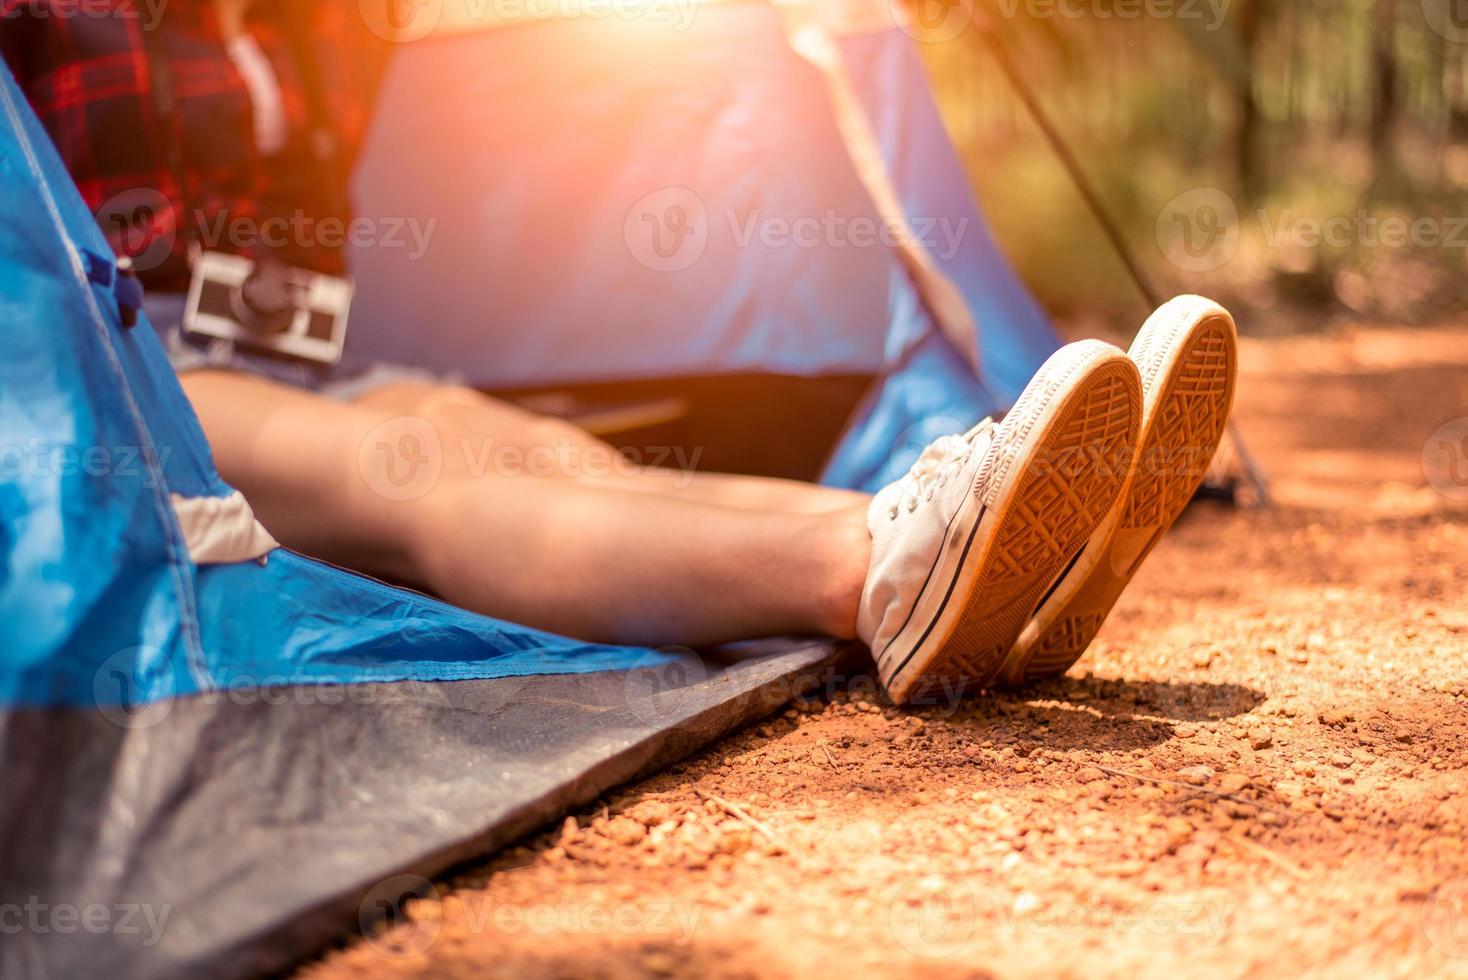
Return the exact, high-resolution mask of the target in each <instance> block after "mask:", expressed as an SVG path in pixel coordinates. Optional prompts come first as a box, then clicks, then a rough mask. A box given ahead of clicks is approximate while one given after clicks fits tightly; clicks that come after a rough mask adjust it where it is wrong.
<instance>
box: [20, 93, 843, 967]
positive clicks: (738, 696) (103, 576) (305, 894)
mask: <svg viewBox="0 0 1468 980" xmlns="http://www.w3.org/2000/svg"><path fill="white" fill-rule="evenodd" d="M0 120H3V122H0V180H3V182H4V184H5V187H6V193H5V194H4V195H3V196H0V317H3V318H4V322H5V323H6V326H7V330H8V337H9V339H10V348H9V351H8V354H7V357H6V358H4V359H3V360H0V466H3V468H4V471H5V472H4V479H3V480H0V785H3V786H4V787H5V792H4V793H0V840H3V841H4V842H5V846H4V847H0V895H3V896H4V902H5V913H6V914H5V921H4V923H0V926H3V931H4V933H5V936H4V941H3V942H0V976H7V977H8V976H27V977H38V978H47V977H65V976H77V975H83V974H90V973H96V972H99V971H100V972H105V973H106V974H107V975H108V976H110V977H114V978H117V980H130V978H134V977H139V978H142V977H147V978H174V977H178V978H185V977H197V976H217V977H236V976H255V975H260V974H265V973H271V972H274V971H279V970H281V969H283V968H285V967H287V966H289V965H290V964H291V963H293V962H296V961H298V960H299V959H300V958H301V957H303V956H306V955H309V954H310V953H312V952H313V951H315V950H318V949H320V948H322V947H323V946H325V945H327V944H329V943H330V942H332V941H334V940H335V939H337V938H338V937H340V936H342V935H344V934H348V933H351V932H353V931H355V930H361V931H362V932H364V933H369V934H370V930H371V927H372V924H373V921H374V918H375V917H376V916H377V915H379V914H381V913H382V912H383V911H389V912H390V911H392V909H393V908H398V909H400V908H401V905H402V902H403V900H404V899H405V898H406V897H407V895H406V894H405V893H404V892H402V891H394V887H395V886H394V882H396V881H399V880H401V878H402V877H403V876H405V875H406V876H409V880H412V881H421V880H423V879H422V878H418V877H413V876H425V875H435V874H439V873H441V872H443V871H444V870H446V869H447V868H448V867H450V866H451V865H453V864H454V863H456V862H460V861H464V860H467V859H469V858H471V857H474V856H476V855H478V854H481V853H483V852H484V851H486V850H490V849H494V848H497V847H500V846H502V845H504V844H507V843H509V842H511V841H512V840H514V839H515V838H517V837H519V836H521V835H523V834H525V833H527V832H530V831H531V830H533V829H535V828H536V827H538V826H540V825H541V824H543V823H545V822H546V821H548V820H551V819H554V818H555V817H556V816H558V815H560V814H562V813H564V812H565V810H566V809H567V808H568V807H572V806H577V805H581V804H585V803H587V802H589V801H590V800H592V799H594V798H595V797H596V796H597V795H598V794H601V793H603V792H605V791H606V790H607V789H609V788H610V787H612V786H614V785H616V784H617V783H620V782H623V781H625V780H627V779H631V778H634V777H635V776H637V775H639V774H642V773H646V772H649V771H652V770H654V769H657V768H660V767H662V766H665V765H667V764H669V763H671V762H673V761H675V760H676V759H678V758H680V757H682V756H684V755H686V754H688V753H689V752H691V751H693V750H695V749H697V748H699V747H701V746H702V745H704V744H706V743H707V742H709V741H710V740H712V739H715V738H717V737H719V736H720V735H722V734H724V733H725V732H727V731H729V730H730V729H731V728H733V727H736V726H738V725H741V724H744V723H747V722H749V721H751V720H753V719H755V718H758V717H761V716H763V715H766V714H768V713H769V712H771V711H773V710H774V709H775V708H777V707H778V706H780V705H781V704H783V703H785V702H786V701H788V700H789V698H790V697H792V696H793V695H794V694H795V693H797V692H799V691H801V690H804V689H806V688H807V687H808V686H809V685H810V684H812V683H819V682H821V677H822V675H823V672H824V671H827V670H829V669H831V667H832V666H833V664H834V663H835V658H836V657H838V656H839V655H841V651H840V650H839V649H838V648H837V646H836V645H835V644H833V643H831V642H828V641H820V640H812V639H805V640H787V641H768V642H766V643H763V644H755V645H752V646H750V647H748V648H745V649H742V650H740V649H736V650H726V651H716V652H713V653H710V654H708V655H704V656H700V655H696V654H694V653H693V652H692V651H688V650H677V649H674V650H645V649H638V648H628V647H612V646H598V645H593V644H586V643H579V642H576V641H572V640H567V639H564V638H561V637H555V636H551V635H549V634H546V633H542V632H539V631H535V630H529V629H525V628H523V627H519V626H514V625H511V624H508V623H502V622H497V621H495V620H492V619H487V618H485V617H482V616H476V615H473V614H470V613H467V612H463V611H461V610H457V609H453V608H451V607H449V606H446V605H444V604H442V603H439V602H435V601H433V600H431V599H428V598H426V597H424V596H420V595H417V594H415V593H411V592H406V591H403V590H400V589H394V588H390V587H388V586H386V585H383V584H381V583H378V582H375V581H372V580H370V579H366V578H362V577H360V576H356V575H352V574H350V573H348V572H345V571H342V570H340V569H337V568H334V567H331V566H329V565H324V564H322V563H320V562H316V561H313V560H311V559H309V558H306V557H303V556H301V555H297V554H294V553H292V552H290V551H288V550H286V549H283V548H273V549H271V550H269V551H268V553H267V554H265V555H264V556H263V559H264V560H263V561H234V562H221V563H215V564H198V563H196V562H195V561H194V560H192V558H191V555H190V547H189V545H190V540H189V535H188V534H186V529H185V528H184V527H183V526H182V525H181V523H180V519H179V514H180V513H181V512H182V513H185V514H187V513H189V511H190V510H191V509H198V510H201V511H209V510H211V509H213V510H222V511H223V512H226V513H229V512H231V508H232V504H231V501H233V500H235V499H236V497H237V495H236V492H235V491H234V490H233V489H232V488H231V487H229V486H228V485H227V484H225V483H224V482H223V481H222V480H221V479H220V478H219V475H218V474H217V473H216V471H215V469H214V466H213V463H212V460H211V458H210V454H209V451H208V447H207V444H206V443H205V441H204V438H203V436H202V433H201V432H200V430H199V427H198V422H197V419H196V418H195V416H194V414H193V412H192V410H191V409H190V407H189V404H188V402H187V400H186V399H185V397H184V395H183V391H182V389H181V388H180V387H179V385H178V383H177V379H176V378H175V377H174V376H173V374H172V372H171V371H170V369H169V367H168V365H167V362H166V360H165V357H164V354H163V351H162V349H161V347H160V346H159V343H158V341H157V338H156V337H155V335H154V333H153V331H152V330H150V329H149V328H148V326H147V324H146V323H140V324H138V325H136V326H134V327H132V328H130V329H129V328H126V327H124V326H123V323H122V318H121V316H120V314H119V310H118V297H117V296H116V295H115V293H114V290H115V288H116V283H117V279H116V277H115V276H105V275H98V274H95V270H96V269H97V268H99V267H103V266H105V265H106V264H107V263H109V262H110V261H111V259H110V257H109V253H108V252H107V250H106V245H105V242H104V241H103V240H102V238H101V234H100V232H99V230H98V229H97V227H96V225H95V224H94V223H93V221H92V218H91V216H90V215H89V214H88V213H87V210H86V208H85V206H84V204H83V202H82V200H81V198H80V196H79V195H78V194H77V193H76V191H75V188H74V187H72V186H71V184H70V182H69V181H68V180H67V178H66V175H65V173H64V171H63V170H62V168H61V164H60V161H59V160H58V159H57V157H56V155H55V153H54V151H53V150H52V148H51V146H50V144H49V143H48V142H47V140H46V138H45V136H44V135H43V133H42V130H41V128H40V126H39V124H38V123H37V121H36V119H35V117H34V116H33V115H32V114H31V113H30V110H29V108H28V107H27V106H26V105H25V103H24V101H23V99H22V97H21V94H20V92H19V90H18V89H17V88H16V86H15V84H14V80H13V79H12V77H11V76H10V74H9V72H8V70H7V69H6V68H5V67H4V66H3V65H0ZM175 500H179V501H185V502H186V503H185V504H183V505H182V507H181V509H180V508H176V507H175V505H174V501H175ZM233 512H234V514H235V516H236V517H238V516H239V513H241V512H240V511H239V510H238V508H233ZM192 519H193V518H189V520H192ZM208 523H209V522H208V520H207V515H206V518H205V519H204V520H203V525H207V524H208ZM251 523H253V522H251ZM201 526H202V525H201ZM247 536H248V533H247ZM246 550H247V551H248V550H249V549H246ZM448 681H452V683H449V682H448ZM384 903H385V904H386V909H384Z"/></svg>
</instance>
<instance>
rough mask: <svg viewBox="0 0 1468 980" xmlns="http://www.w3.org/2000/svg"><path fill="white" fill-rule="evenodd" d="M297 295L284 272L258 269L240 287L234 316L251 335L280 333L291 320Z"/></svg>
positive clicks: (276, 268) (264, 267) (263, 268)
mask: <svg viewBox="0 0 1468 980" xmlns="http://www.w3.org/2000/svg"><path fill="white" fill-rule="evenodd" d="M297 292H298V289H297V287H296V286H295V284H293V283H292V282H290V280H289V279H288V278H287V275H286V271H285V270H284V269H282V268H280V267H277V266H272V265H264V264H262V265H259V266H257V267H256V268H255V270H254V271H253V272H251V273H250V275H249V277H248V278H246V279H245V281H244V282H243V283H241V284H240V287H239V293H238V297H237V300H238V301H237V302H236V303H235V304H234V305H235V312H236V316H237V317H238V319H239V321H240V323H241V324H242V325H243V326H245V327H246V328H248V329H249V330H252V331H253V332H255V333H262V334H269V333H284V332H285V331H286V330H288V329H290V326H291V321H292V320H293V319H294V318H295V312H296V294H297Z"/></svg>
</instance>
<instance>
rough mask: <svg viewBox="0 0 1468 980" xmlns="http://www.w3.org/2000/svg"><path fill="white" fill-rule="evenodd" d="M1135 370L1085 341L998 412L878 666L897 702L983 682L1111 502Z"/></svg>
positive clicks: (966, 690)
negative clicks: (969, 486)
mask: <svg viewBox="0 0 1468 980" xmlns="http://www.w3.org/2000/svg"><path fill="white" fill-rule="evenodd" d="M1141 397H1142V396H1141V382H1140V378H1139V376H1138V374H1137V369H1136V367H1135V366H1134V365H1133V363H1132V362H1131V361H1130V360H1129V359H1128V358H1127V357H1126V355H1125V354H1123V353H1122V352H1121V351H1120V350H1118V349H1117V348H1115V347H1113V346H1111V345H1110V344H1105V343H1102V342H1100V341H1083V342H1082V343H1079V344H1071V345H1068V346H1067V347H1065V348H1062V349H1061V350H1060V351H1058V352H1057V353H1056V354H1054V355H1052V356H1051V358H1050V359H1049V360H1048V361H1046V362H1045V365H1044V366H1043V367H1042V368H1041V369H1040V371H1039V373H1037V374H1036V375H1035V378H1034V379H1033V380H1032V381H1031V382H1030V384H1029V385H1028V386H1027V387H1026V389H1025V393H1024V394H1023V395H1022V396H1021V397H1020V401H1019V402H1018V403H1017V404H1016V405H1015V407H1014V408H1013V409H1012V410H1011V411H1010V412H1009V413H1008V414H1007V415H1006V416H1005V419H1004V422H1003V423H1001V425H1000V427H999V431H998V432H997V433H996V435H995V439H994V443H993V445H992V446H991V447H990V448H989V450H988V453H987V455H986V458H985V459H984V460H983V462H982V463H981V464H980V467H979V471H978V473H977V475H976V477H975V481H974V487H973V492H971V493H970V494H968V496H967V497H966V498H965V499H964V502H963V503H962V504H961V505H960V509H959V512H958V513H957V514H955V515H954V516H953V518H952V520H951V521H950V522H949V525H948V529H947V532H946V534H945V536H944V541H943V544H942V546H941V547H940V549H939V554H938V557H937V559H936V561H935V563H934V566H933V569H932V571H931V572H930V574H929V576H928V580H927V582H926V583H925V584H924V586H923V588H922V590H921V591H920V592H919V595H918V599H917V601H916V603H915V605H914V607H913V611H912V613H911V614H910V615H909V617H908V620H907V623H906V624H905V625H904V626H903V627H902V629H900V630H899V631H898V633H897V635H896V636H894V637H893V639H892V641H891V642H890V643H889V644H888V645H887V648H886V649H885V650H884V651H883V652H882V656H881V659H880V662H879V664H878V670H879V673H880V675H881V677H882V678H883V682H884V685H885V686H886V689H887V693H888V696H889V697H890V698H891V699H892V700H893V701H894V702H895V703H897V704H907V703H913V702H917V703H929V702H934V703H938V699H942V703H950V702H951V701H954V700H956V699H957V698H959V697H962V696H964V695H965V694H973V693H976V692H977V691H979V690H982V689H984V688H987V687H989V686H990V685H991V684H992V682H993V681H994V679H995V678H996V676H997V675H998V673H999V669H1000V667H1001V666H1002V665H1003V663H1004V658H1005V656H1006V655H1007V654H1008V653H1009V651H1010V649H1011V648H1012V647H1013V646H1014V642H1015V640H1016V638H1017V637H1018V636H1019V633H1020V631H1021V630H1022V629H1023V628H1024V626H1025V624H1026V623H1027V622H1028V621H1029V620H1030V618H1031V615H1032V614H1033V613H1034V611H1035V607H1036V604H1037V603H1038V602H1039V600H1040V598H1041V596H1042V594H1043V593H1044V591H1045V590H1046V588H1047V587H1048V586H1049V585H1050V583H1051V582H1052V581H1053V580H1054V579H1055V577H1056V575H1057V574H1058V573H1059V572H1060V571H1061V569H1062V568H1064V567H1065V565H1066V564H1067V563H1069V562H1070V561H1071V559H1072V558H1073V557H1074V556H1075V554H1076V553H1077V552H1079V551H1080V549H1081V548H1082V547H1083V546H1084V545H1085V543H1086V542H1087V541H1088V540H1089V539H1090V538H1091V536H1092V535H1093V533H1094V532H1095V530H1096V528H1097V527H1098V526H1099V524H1100V523H1101V521H1102V520H1103V519H1104V518H1105V517H1106V515H1107V514H1108V513H1109V512H1110V511H1111V510H1112V509H1113V507H1114V505H1115V503H1116V500H1117V497H1118V495H1119V494H1120V492H1121V489H1122V486H1123V484H1124V482H1125V479H1126V474H1127V473H1128V472H1129V470H1130V468H1131V462H1132V455H1133V452H1134V451H1135V448H1136V444H1137V437H1138V432H1139V428H1140V423H1141Z"/></svg>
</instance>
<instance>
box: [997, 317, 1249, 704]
mask: <svg viewBox="0 0 1468 980" xmlns="http://www.w3.org/2000/svg"><path fill="white" fill-rule="evenodd" d="M1131 357H1132V358H1133V359H1134V360H1135V361H1136V362H1137V363H1138V365H1139V368H1140V370H1141V371H1142V387H1143V391H1144V393H1145V395H1144V403H1143V415H1142V431H1141V439H1140V443H1139V446H1138V449H1137V453H1136V458H1135V462H1134V464H1133V467H1132V472H1131V474H1129V476H1128V478H1127V483H1126V486H1125V488H1124V489H1123V491H1122V494H1121V499H1120V500H1119V501H1118V503H1117V506H1116V509H1115V510H1114V511H1113V512H1112V513H1111V514H1109V515H1108V516H1107V519H1106V521H1105V522H1104V523H1103V525H1102V527H1101V529H1100V530H1098V532H1097V534H1096V536H1095V538H1093V540H1092V541H1091V542H1090V543H1089V544H1087V546H1086V547H1085V548H1084V549H1083V550H1082V551H1081V553H1080V554H1079V555H1078V556H1077V557H1076V559H1075V561H1074V562H1073V563H1072V565H1071V566H1070V567H1068V568H1066V569H1065V570H1064V572H1063V573H1062V574H1061V576H1060V577H1059V578H1058V579H1057V580H1056V582H1055V583H1054V584H1053V586H1052V587H1051V590H1050V591H1049V593H1048V594H1047V595H1046V597H1045V599H1044V601H1043V602H1042V603H1041V604H1040V607H1039V609H1037V610H1036V612H1035V616H1034V618H1033V620H1032V621H1031V622H1030V623H1029V624H1028V625H1027V626H1026V627H1025V629H1024V632H1023V633H1021V634H1020V637H1019V640H1018V642H1017V643H1016V644H1015V646H1014V649H1013V650H1012V651H1011V652H1010V656H1009V658H1008V659H1007V660H1006V661H1005V664H1004V668H1003V671H1002V676H1001V679H1000V681H1001V685H1002V686H1006V687H1013V686H1019V685H1021V684H1025V683H1029V682H1032V681H1036V680H1040V679H1043V678H1046V677H1054V676H1057V675H1060V674H1063V673H1065V672H1066V671H1067V670H1069V669H1070V667H1071V665H1073V664H1074V663H1075V662H1076V661H1077V660H1079V659H1080V658H1081V655H1082V654H1083V653H1085V652H1086V648H1087V647H1089V646H1090V645H1091V641H1092V640H1094V639H1095V638H1096V634H1097V633H1098V632H1099V631H1100V629H1101V624H1102V623H1104V622H1105V621H1106V617H1107V615H1108V614H1110V612H1111V609H1112V607H1113V606H1115V605H1116V601H1117V599H1119V598H1120V597H1121V593H1122V591H1123V590H1124V589H1125V588H1126V586H1127V584H1128V583H1129V582H1131V580H1132V576H1134V575H1136V573H1137V570H1138V569H1139V568H1140V567H1141V565H1142V562H1143V561H1144V560H1145V559H1146V557H1147V556H1148V555H1149V554H1151V552H1152V549H1153V548H1154V547H1156V545H1157V542H1158V541H1160V540H1161V539H1162V537H1163V535H1165V534H1166V533H1167V531H1168V530H1169V529H1170V528H1171V527H1172V525H1173V523H1174V522H1175V521H1176V520H1177V519H1178V516H1179V515H1181V514H1182V512H1183V510H1184V509H1185V508H1186V507H1187V505H1188V502H1189V501H1190V500H1191V499H1192V497H1193V494H1194V493H1195V492H1196V491H1197V489H1198V484H1199V483H1201V482H1202V480H1203V477H1204V475H1205V474H1206V473H1207V470H1208V465H1209V463H1210V462H1211V461H1212V459H1213V456H1214V454H1215V453H1216V452H1217V451H1218V444H1219V442H1220V441H1221V440H1222V438H1223V433H1224V429H1225V427H1226V425H1227V423H1228V414H1229V410H1230V408H1231V406H1232V404H1233V392H1234V382H1235V379H1236V377H1237V375H1238V355H1237V345H1236V334H1235V329H1234V322H1233V318H1232V317H1231V316H1229V314H1228V311H1227V310H1225V309H1224V308H1223V307H1221V306H1219V305H1218V304H1217V303H1214V302H1213V301H1211V300H1207V299H1203V298H1202V297H1199V296H1179V297H1177V298H1175V299H1172V300H1169V301H1168V302H1167V303H1164V304H1163V305H1162V306H1161V307H1159V308H1158V310H1157V312H1156V313H1154V314H1153V315H1152V316H1151V317H1149V318H1148V320H1147V323H1146V324H1145V325H1144V326H1143V328H1142V331H1141V333H1139V334H1138V335H1137V339H1136V341H1135V342H1134V343H1133V344H1132V353H1131Z"/></svg>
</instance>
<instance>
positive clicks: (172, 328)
mask: <svg viewBox="0 0 1468 980" xmlns="http://www.w3.org/2000/svg"><path fill="white" fill-rule="evenodd" d="M187 299H188V297H187V296H186V295H185V294H183V293H149V294H147V295H146V296H145V297H144V298H143V312H144V313H146V314H147V316H148V320H149V321H150V322H151V323H152V324H153V329H154V330H155V331H156V332H157V333H158V337H159V339H160V340H162V341H163V347H164V349H165V350H166V351H167V352H168V361H169V363H170V364H172V365H173V370H174V371H175V372H176V373H178V374H183V373H184V372H185V371H200V370H213V371H239V372H240V373H242V374H253V375H255V376H257V377H261V378H267V379H269V380H271V381H276V382H279V383H280V384H286V385H290V386H292V387H295V388H302V389H305V390H306V391H312V392H315V393H316V394H318V395H323V396H325V397H327V398H331V399H333V400H336V401H352V400H353V399H355V398H360V397H361V396H363V395H365V394H367V393H368V392H371V391H375V390H376V389H378V388H385V387H388V386H389V385H395V384H402V383H404V382H411V383H417V384H443V385H449V384H460V383H462V378H458V377H447V376H444V375H440V374H435V373H434V372H432V371H429V370H426V369H424V368H415V367H409V366H407V365H402V364H384V363H380V362H378V363H371V364H357V365H352V366H350V367H348V366H345V365H326V364H313V363H310V362H307V361H301V360H293V359H289V358H283V357H270V356H268V355H264V354H256V353H253V352H251V351H248V350H243V349H240V348H238V347H236V346H235V345H234V344H232V343H230V342H229V341H227V340H216V339H211V338H208V337H195V336H186V335H185V334H184V332H183V315H184V307H185V306H186V305H187ZM348 336H349V337H350V333H348Z"/></svg>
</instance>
